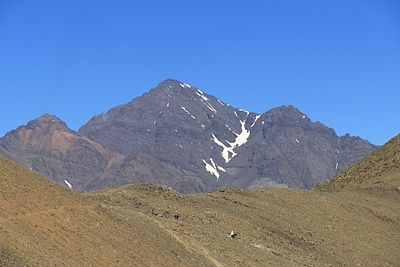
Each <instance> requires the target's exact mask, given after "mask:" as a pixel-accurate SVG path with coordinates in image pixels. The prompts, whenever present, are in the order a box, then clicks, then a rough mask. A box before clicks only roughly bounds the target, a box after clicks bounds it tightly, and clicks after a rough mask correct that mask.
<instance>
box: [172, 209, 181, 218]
mask: <svg viewBox="0 0 400 267" xmlns="http://www.w3.org/2000/svg"><path fill="white" fill-rule="evenodd" d="M180 217H181V214H180V213H179V211H177V210H176V211H175V214H174V218H175V220H179V218H180Z"/></svg>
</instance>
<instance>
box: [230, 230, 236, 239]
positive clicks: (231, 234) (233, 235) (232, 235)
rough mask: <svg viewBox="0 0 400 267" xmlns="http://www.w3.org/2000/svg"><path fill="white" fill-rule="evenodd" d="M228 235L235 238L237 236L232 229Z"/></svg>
mask: <svg viewBox="0 0 400 267" xmlns="http://www.w3.org/2000/svg"><path fill="white" fill-rule="evenodd" d="M229 236H230V237H231V238H235V237H236V236H237V233H234V232H233V230H232V231H231V233H230V234H229Z"/></svg>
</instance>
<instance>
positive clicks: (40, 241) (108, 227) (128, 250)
mask: <svg viewBox="0 0 400 267" xmlns="http://www.w3.org/2000/svg"><path fill="white" fill-rule="evenodd" d="M0 252H1V255H0V263H1V266H61V265H62V266H135V265H140V266H151V265H152V266H160V265H169V266H185V265H193V266H194V265H209V264H211V261H210V260H209V259H207V258H205V257H203V256H202V255H199V254H198V253H197V252H193V251H188V250H187V249H186V248H185V247H184V246H183V245H182V244H180V243H179V242H178V241H176V239H174V238H172V237H171V236H170V235H169V234H168V233H166V232H165V231H164V230H162V229H160V228H159V227H158V226H157V225H153V224H151V220H149V219H148V218H145V217H142V216H139V217H137V218H135V219H132V218H130V220H129V224H128V223H126V222H125V219H124V218H116V217H115V216H110V215H109V214H108V213H107V212H106V211H105V210H104V209H103V208H101V207H100V205H98V204H94V203H91V202H88V201H86V200H85V199H83V197H82V196H80V195H78V194H76V193H73V192H71V191H68V190H66V189H63V188H60V187H59V186H57V185H56V184H52V183H49V182H48V181H46V180H45V179H44V178H43V177H41V176H39V175H37V174H35V173H33V172H31V171H30V170H28V169H25V168H23V167H21V166H20V165H17V164H15V163H13V162H10V161H8V160H6V159H4V158H0Z"/></svg>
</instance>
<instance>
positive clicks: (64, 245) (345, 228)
mask: <svg viewBox="0 0 400 267" xmlns="http://www.w3.org/2000/svg"><path fill="white" fill-rule="evenodd" d="M0 170H1V171H0V255H1V256H0V263H1V265H2V266H399V265H400V254H399V253H398V251H400V205H399V202H400V194H399V192H398V191H396V190H390V189H385V188H375V189H364V190H357V191H343V192H336V193H330V192H310V191H296V190H288V189H265V190H250V191H242V190H230V189H227V190H220V191H218V192H214V193H209V194H196V195H190V196H183V195H180V194H178V193H176V192H175V191H173V190H171V189H168V188H161V187H156V186H152V185H139V186H126V187H122V188H117V189H112V190H107V191H101V192H96V193H87V194H77V193H73V192H71V191H68V190H65V189H62V188H60V187H58V186H57V185H55V184H51V183H49V182H48V181H46V180H45V179H44V178H43V177H41V176H39V175H37V174H35V173H33V172H31V171H29V170H27V169H25V168H22V167H21V166H19V165H17V164H15V163H12V162H10V161H8V160H6V159H3V158H0ZM175 210H178V211H179V212H180V214H181V217H180V218H179V220H175V219H174V218H173V214H174V212H175ZM232 230H233V231H235V232H236V233H237V234H238V235H237V237H236V238H234V239H232V238H231V237H229V235H228V233H230V231H232Z"/></svg>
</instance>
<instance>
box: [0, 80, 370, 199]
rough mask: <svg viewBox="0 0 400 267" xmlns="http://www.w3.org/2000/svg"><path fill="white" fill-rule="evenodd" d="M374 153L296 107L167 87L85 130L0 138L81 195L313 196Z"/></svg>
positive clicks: (6, 148)
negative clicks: (247, 192) (127, 189)
mask: <svg viewBox="0 0 400 267" xmlns="http://www.w3.org/2000/svg"><path fill="white" fill-rule="evenodd" d="M375 148H376V147H375V146H374V145H372V144H370V143H368V142H367V141H365V140H362V139H361V138H358V137H351V136H349V135H345V136H338V135H337V134H336V133H335V131H334V130H333V129H330V128H328V127H326V126H325V125H323V124H322V123H320V122H313V121H311V119H310V118H308V116H307V115H306V114H304V113H302V112H301V111H299V110H298V109H297V108H295V107H293V106H282V107H278V108H274V109H272V110H269V111H268V112H265V113H264V114H256V113H253V112H248V111H245V110H242V109H238V108H234V107H232V106H230V105H228V104H227V103H224V102H223V101H221V100H219V99H217V98H216V97H214V96H212V95H209V94H207V93H205V92H203V91H201V90H199V89H197V88H195V87H193V86H191V85H188V84H186V83H182V82H179V81H176V80H166V81H164V82H162V83H160V84H159V85H158V86H156V87H155V88H153V89H152V90H150V91H149V92H147V93H145V94H144V95H143V96H140V97H137V98H135V99H133V100H132V101H130V102H129V103H126V104H123V105H121V106H118V107H115V108H112V109H111V110H109V111H108V112H106V113H104V114H100V115H98V116H95V117H93V118H92V119H91V120H90V121H89V122H88V123H86V124H85V125H83V126H82V127H81V129H80V130H79V131H78V132H74V131H71V130H70V129H68V127H67V126H66V124H65V123H64V122H62V121H61V120H60V119H58V118H56V117H55V116H52V115H48V114H47V115H44V116H42V117H40V118H38V119H36V120H33V121H31V122H30V123H28V124H27V125H26V126H21V127H19V128H18V129H16V130H14V131H11V132H10V133H8V134H7V135H6V136H5V137H4V138H1V139H0V155H4V156H5V157H8V158H10V159H13V160H16V161H17V162H19V163H21V164H23V165H25V166H27V167H29V168H32V169H33V170H34V171H37V172H39V173H41V174H43V175H45V176H47V177H49V178H50V179H51V180H53V181H56V182H57V183H59V184H60V185H64V186H67V185H68V184H67V183H66V182H64V180H66V181H68V183H69V184H70V185H71V186H72V188H73V189H74V190H78V191H80V190H98V189H104V188H109V187H117V186H121V185H125V184H139V183H145V182H147V183H153V184H158V185H167V186H171V187H173V188H174V189H176V190H178V191H179V192H183V193H191V192H205V191H212V190H216V189H218V188H223V187H237V188H259V187H290V188H302V189H310V188H312V187H313V186H314V185H315V184H317V183H320V182H323V181H326V180H327V179H329V178H331V177H334V176H336V175H337V174H338V173H340V172H341V171H343V170H345V169H347V168H348V167H350V166H351V165H353V164H354V163H356V162H358V161H359V160H361V159H362V158H363V157H365V156H366V155H368V154H369V153H370V152H372V151H373V150H374V149H375Z"/></svg>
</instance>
